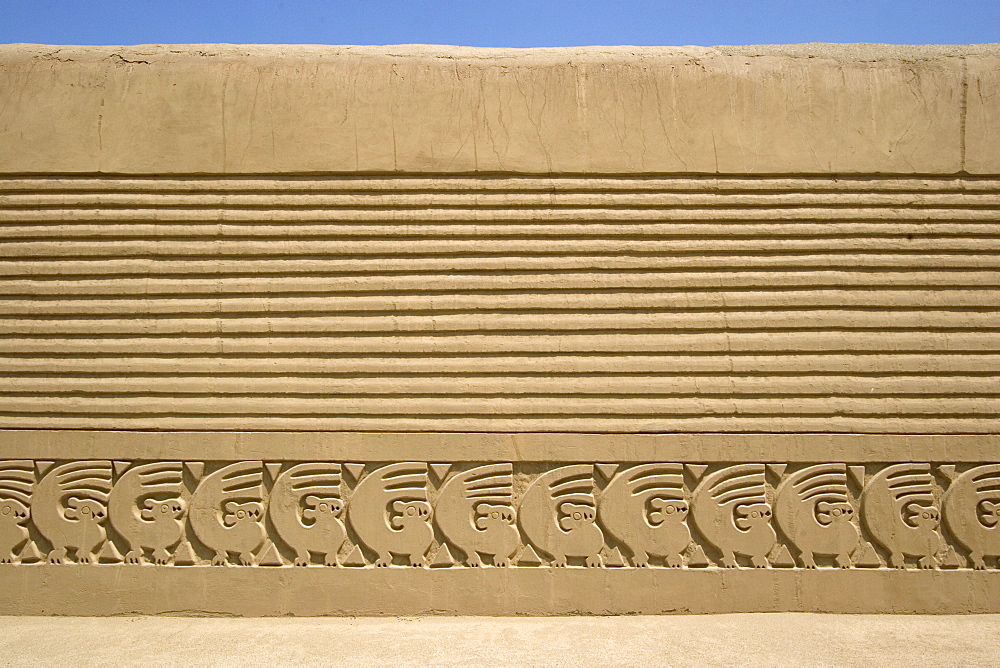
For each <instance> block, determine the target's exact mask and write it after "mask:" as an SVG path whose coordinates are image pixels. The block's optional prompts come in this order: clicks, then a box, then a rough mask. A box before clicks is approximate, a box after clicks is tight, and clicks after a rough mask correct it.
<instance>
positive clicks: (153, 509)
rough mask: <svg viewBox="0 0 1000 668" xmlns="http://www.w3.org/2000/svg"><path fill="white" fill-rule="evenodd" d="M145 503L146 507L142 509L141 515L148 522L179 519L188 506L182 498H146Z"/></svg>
mask: <svg viewBox="0 0 1000 668" xmlns="http://www.w3.org/2000/svg"><path fill="white" fill-rule="evenodd" d="M143 505H144V506H145V508H144V509H143V510H142V511H140V513H139V516H140V517H141V518H142V519H144V520H146V521H147V522H164V521H167V520H178V519H180V518H181V515H183V514H184V509H185V508H186V506H185V504H184V501H183V500H182V499H167V500H166V501H157V500H156V499H146V500H145V501H144V502H143Z"/></svg>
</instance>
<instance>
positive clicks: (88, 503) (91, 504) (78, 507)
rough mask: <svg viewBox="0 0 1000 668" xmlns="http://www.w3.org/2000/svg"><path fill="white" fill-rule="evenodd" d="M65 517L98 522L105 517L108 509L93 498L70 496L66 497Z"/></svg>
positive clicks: (77, 520)
mask: <svg viewBox="0 0 1000 668" xmlns="http://www.w3.org/2000/svg"><path fill="white" fill-rule="evenodd" d="M63 514H64V515H65V516H66V519H68V520H73V521H74V522H92V523H94V524H100V523H101V522H103V521H104V518H105V517H107V514H108V511H107V508H105V507H104V504H103V503H101V502H100V501H95V500H94V499H88V498H81V497H79V496H71V497H69V498H68V499H66V510H65V511H64V513H63Z"/></svg>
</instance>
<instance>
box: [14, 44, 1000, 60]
mask: <svg viewBox="0 0 1000 668" xmlns="http://www.w3.org/2000/svg"><path fill="white" fill-rule="evenodd" d="M126 54H133V55H142V56H149V57H150V58H155V59H158V60H175V59H178V58H184V57H191V58H213V57H217V58H227V57H228V58H247V57H254V56H263V57H267V58H330V57H339V56H348V55H363V56H371V57H378V56H382V57H386V58H439V59H459V60H461V59H469V60H481V59H489V60H492V59H498V60H507V59H517V60H533V59H542V60H544V59H546V58H556V59H561V60H565V59H566V58H567V57H569V58H573V59H578V58H583V59H590V58H597V59H620V58H636V57H638V58H676V57H681V58H690V57H707V56H734V57H765V56H769V57H785V58H829V59H833V60H859V61H871V60H904V61H912V60H926V59H932V58H953V57H962V56H998V55H1000V43H984V44H881V43H830V42H809V43H801V44H746V45H716V46H694V45H683V46H681V45H678V46H668V45H663V46H635V45H593V46H569V47H532V48H512V47H475V46H456V45H446V44H386V45H335V44H330V45H326V44H228V43H209V44H133V45H79V44H34V43H11V44H0V58H17V57H29V58H41V59H57V60H80V59H83V60H100V59H103V58H108V57H111V56H113V55H121V56H124V55H126ZM147 64H148V63H147Z"/></svg>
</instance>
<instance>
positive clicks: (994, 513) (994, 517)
mask: <svg viewBox="0 0 1000 668" xmlns="http://www.w3.org/2000/svg"><path fill="white" fill-rule="evenodd" d="M976 515H977V516H978V517H979V523H980V524H982V525H983V526H984V527H987V528H993V527H995V526H996V525H997V524H1000V502H997V501H990V500H989V499H983V500H982V501H980V502H979V506H978V507H977V508H976Z"/></svg>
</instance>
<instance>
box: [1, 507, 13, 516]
mask: <svg viewBox="0 0 1000 668" xmlns="http://www.w3.org/2000/svg"><path fill="white" fill-rule="evenodd" d="M0 513H3V514H4V515H10V513H11V509H10V506H4V507H3V509H0Z"/></svg>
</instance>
